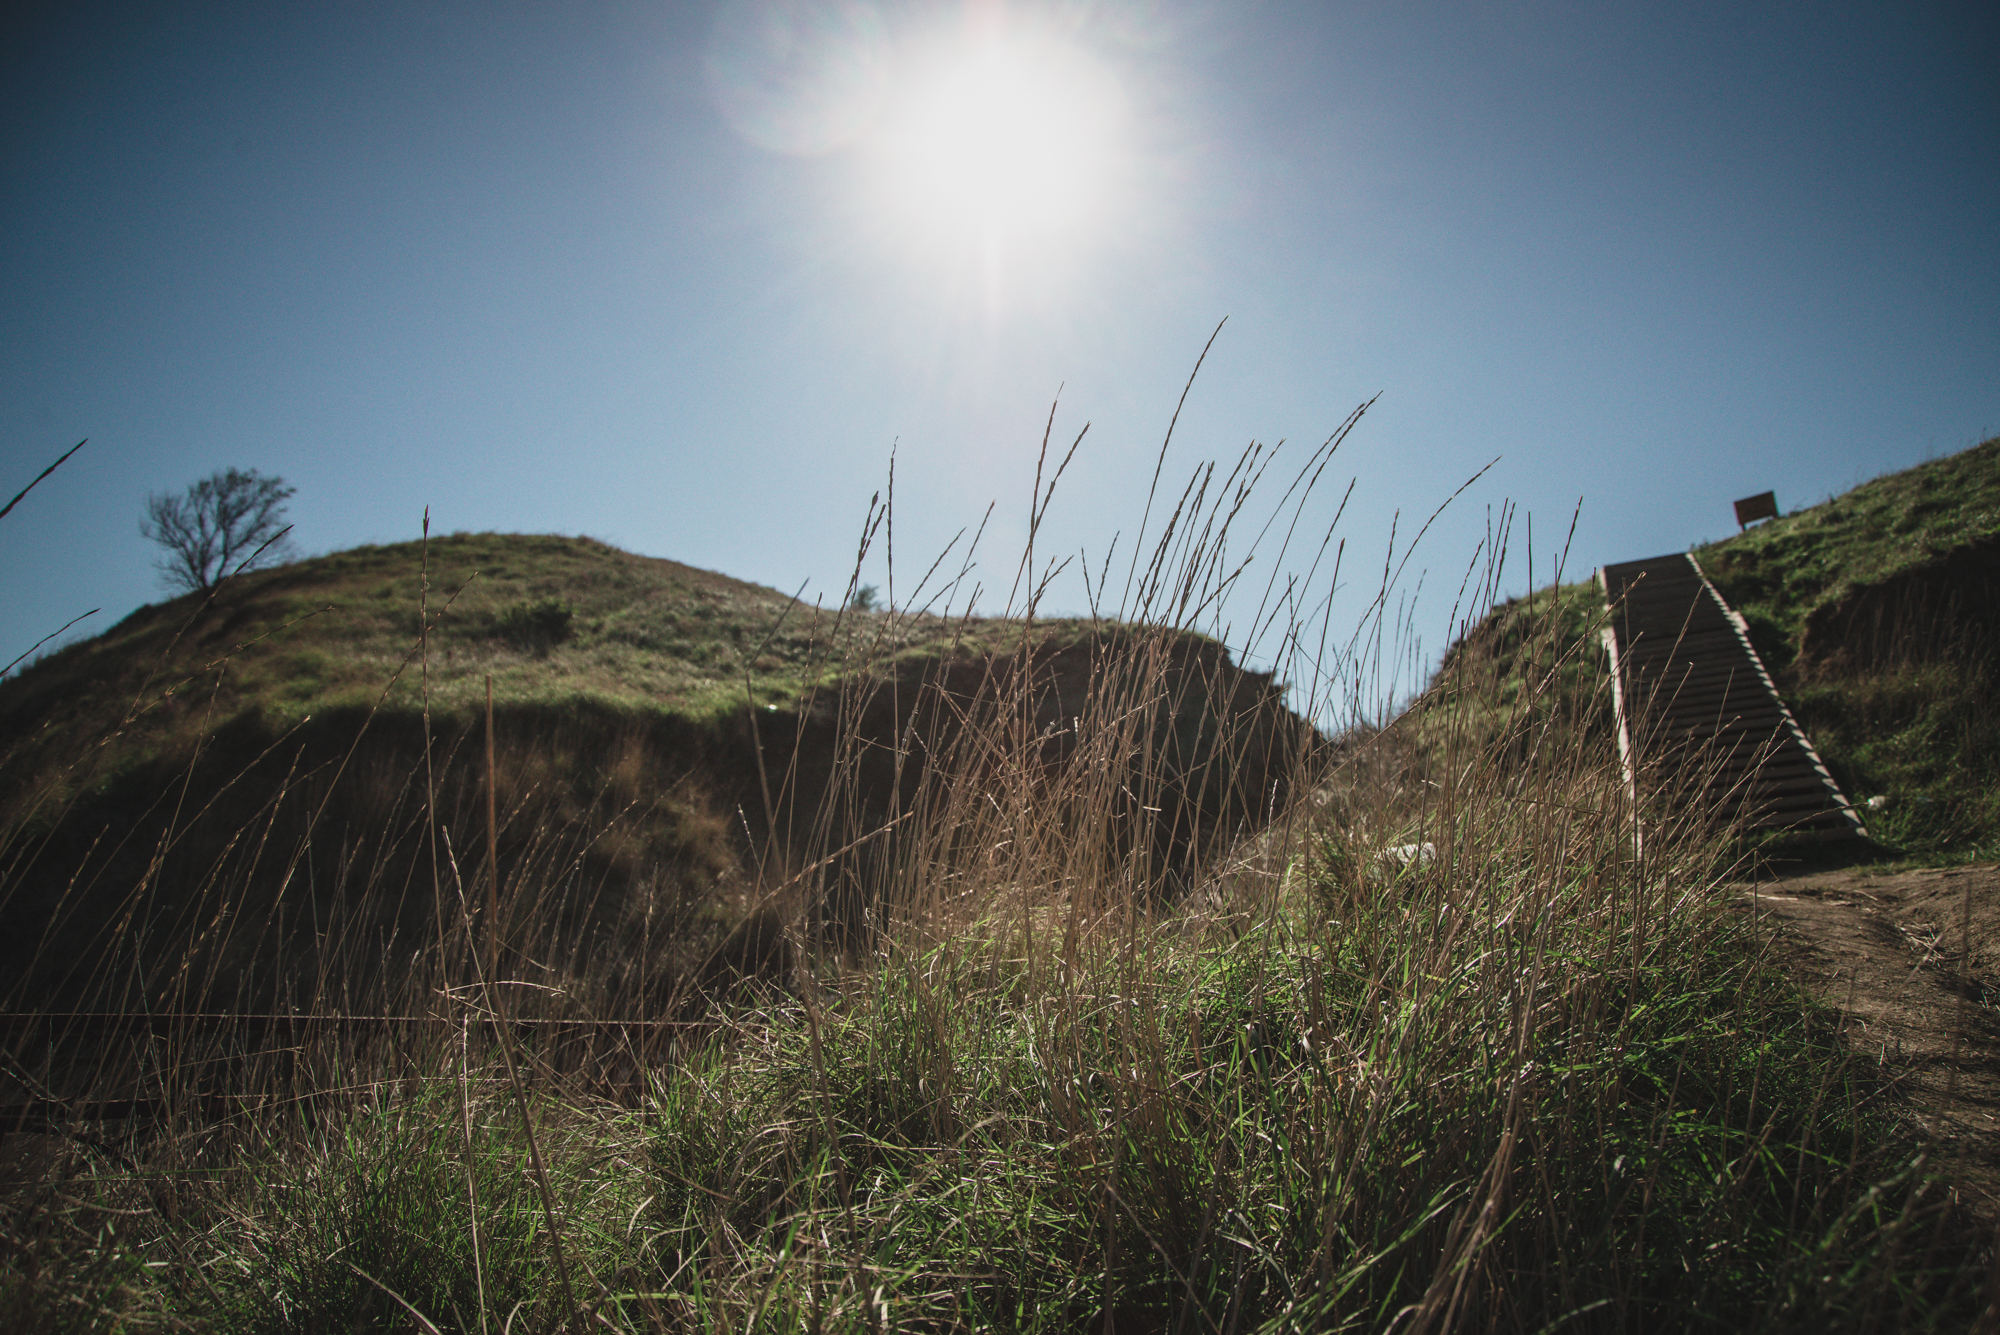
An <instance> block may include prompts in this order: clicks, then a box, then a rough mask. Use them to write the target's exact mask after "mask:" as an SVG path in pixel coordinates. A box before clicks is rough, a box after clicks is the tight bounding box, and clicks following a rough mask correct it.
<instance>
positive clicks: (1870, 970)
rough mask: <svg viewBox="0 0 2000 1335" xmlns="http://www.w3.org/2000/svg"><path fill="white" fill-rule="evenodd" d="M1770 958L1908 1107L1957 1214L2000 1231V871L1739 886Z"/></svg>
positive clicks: (1873, 874)
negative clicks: (1817, 1000)
mask: <svg viewBox="0 0 2000 1335" xmlns="http://www.w3.org/2000/svg"><path fill="white" fill-rule="evenodd" d="M1747 893H1748V895H1749V896H1750V898H1751V900H1752V902H1753V904H1754V906H1755V908H1756V911H1757V913H1758V914H1759V916H1760V918H1761V919H1763V920H1764V921H1767V922H1769V923H1770V924H1771V926H1772V927H1774V928H1775V929H1776V930H1775V931H1774V933H1773V937H1772V948H1773V950H1774V952H1775V953H1776V957H1777V959H1778V960H1779V962H1780V963H1781V964H1782V965H1783V966H1784V967H1785V968H1787V969H1788V970H1789V971H1792V972H1793V975H1794V977H1796V978H1797V980H1798V981H1799V983H1800V984H1801V985H1802V986H1804V987H1806V988H1807V989H1808V990H1809V991H1811V992H1813V993H1814V994H1815V995H1817V996H1819V997H1821V998H1822V999H1824V1000H1825V1001H1826V1002H1827V1003H1828V1004H1829V1005H1831V1006H1833V1007H1835V1008H1836V1009H1838V1010H1839V1011H1840V1012H1841V1013H1842V1015H1843V1016H1844V1017H1845V1033H1846V1035H1847V1037H1848V1040H1849V1042H1850V1043H1851V1044H1852V1045H1853V1046H1854V1048H1855V1049H1856V1050H1857V1051H1858V1052H1860V1053H1863V1054H1865V1055H1867V1056H1868V1057H1871V1058H1873V1059H1875V1060H1876V1061H1879V1062H1880V1063H1881V1064H1882V1067H1883V1070H1884V1073H1885V1074H1887V1075H1888V1076H1889V1078H1890V1080H1891V1081H1892V1082H1893V1087H1894V1088H1896V1089H1897V1090H1899V1091H1900V1092H1901V1093H1902V1094H1903V1095H1904V1097H1905V1098H1906V1099H1907V1101H1908V1102H1907V1107H1908V1109H1909V1111H1910V1112H1911V1114H1912V1115H1913V1116H1914V1118H1915V1120H1916V1122H1917V1123H1918V1125H1919V1126H1920V1127H1921V1128H1922V1130H1923V1132H1924V1133H1925V1135H1926V1136H1927V1137H1928V1138H1929V1139H1930V1142H1931V1144H1932V1146H1933V1147H1934V1149H1935V1151H1936V1153H1937V1155H1938V1156H1939V1161H1940V1164H1941V1166H1943V1167H1944V1170H1945V1173H1946V1175H1947V1176H1948V1178H1949V1179H1950V1180H1951V1181H1952V1183H1953V1184H1954V1186H1955V1188H1956V1189H1957V1191H1958V1193H1959V1195H1960V1198H1961V1199H1962V1200H1963V1202H1964V1203H1965V1204H1966V1205H1968V1206H1970V1207H1971V1208H1972V1209H1973V1210H1975V1211H1976V1212H1978V1213H1979V1214H1980V1215H1982V1216H1983V1217H1985V1218H1986V1219H1988V1220H1994V1219H2000V865H1994V864H1990V863H1989V864H1982V865H1975V866H1963V867H1949V868H1942V869H1937V870H1926V871H1901V872H1892V873H1881V872H1877V871H1874V870H1872V869H1870V868H1868V867H1849V868H1844V869H1841V870H1838V871H1812V872H1796V873H1791V874H1786V875H1781V876H1779V877H1778V878H1776V879H1774V880H1769V881H1764V882H1761V883H1759V884H1757V885H1754V886H1750V887H1747Z"/></svg>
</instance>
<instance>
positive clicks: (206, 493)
mask: <svg viewBox="0 0 2000 1335" xmlns="http://www.w3.org/2000/svg"><path fill="white" fill-rule="evenodd" d="M296 490H297V488H296V487H288V486H286V485H285V479H283V478H281V477H265V476H264V475H263V474H262V473H259V472H258V471H257V470H256V469H254V468H252V469H249V470H247V471H246V470H244V469H239V468H227V469H223V470H222V471H220V472H216V473H211V474H210V475H209V476H207V477H205V478H203V479H202V480H201V481H199V482H197V483H195V484H193V485H192V486H190V487H189V488H188V489H187V490H186V491H185V492H183V493H181V494H179V495H158V494H155V495H152V496H148V497H147V498H146V517H145V519H143V520H141V521H140V523H139V532H140V533H141V534H142V535H144V536H145V537H148V538H151V539H152V540H153V541H154V542H157V543H159V544H160V546H162V547H164V548H166V549H167V554H166V556H164V557H163V558H161V560H160V562H159V569H160V578H161V579H162V580H164V581H165V582H166V583H167V584H168V585H169V586H170V587H172V588H178V589H187V590H191V591H203V590H207V589H212V588H214V587H215V585H216V583H217V582H218V581H219V580H221V579H222V577H223V576H224V575H230V574H234V573H236V571H238V570H242V569H245V568H247V567H249V566H252V565H255V564H258V563H259V562H263V561H271V560H276V559H277V558H279V557H281V556H284V555H287V554H289V553H288V544H287V543H286V541H285V534H286V533H288V532H289V531H290V530H291V525H289V524H287V523H285V501H286V500H287V499H289V498H290V497H291V495H292V494H293V493H294V492H295V491H296Z"/></svg>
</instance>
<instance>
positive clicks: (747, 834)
mask: <svg viewBox="0 0 2000 1335" xmlns="http://www.w3.org/2000/svg"><path fill="white" fill-rule="evenodd" d="M1119 665H1122V666H1119ZM1125 671H1143V672H1146V673H1149V674H1151V677H1152V678H1153V679H1154V680H1155V681H1156V682H1157V683H1159V684H1160V685H1161V687H1162V696H1161V699H1160V700H1158V701H1156V702H1154V703H1153V704H1151V705H1149V707H1148V708H1147V710H1146V711H1145V712H1144V719H1143V721H1142V722H1141V723H1139V724H1137V725H1127V726H1128V729H1129V728H1130V727H1132V726H1136V727H1137V728H1138V732H1137V733H1136V734H1134V735H1135V736H1137V735H1143V736H1144V737H1145V738H1146V740H1147V744H1148V747H1149V750H1150V761H1149V766H1150V767H1149V770H1148V773H1147V776H1146V777H1145V778H1144V780H1143V781H1135V782H1134V784H1132V785H1129V787H1130V788H1131V792H1132V795H1131V797H1130V798H1129V802H1130V803H1131V804H1132V805H1133V806H1134V807H1135V809H1137V812H1136V814H1137V815H1138V817H1139V819H1138V820H1137V821H1135V822H1132V823H1131V828H1134V829H1138V828H1141V827H1144V829H1145V830H1146V834H1145V836H1144V840H1145V843H1146V845H1147V847H1148V849H1149V851H1150V853H1151V854H1152V855H1153V857H1154V859H1155V861H1156V862H1157V864H1158V865H1157V867H1156V868H1155V870H1154V872H1152V873H1149V875H1155V876H1156V877H1157V876H1168V877H1181V878H1185V877H1186V876H1187V875H1188V874H1190V873H1191V872H1192V871H1193V869H1194V867H1195V865H1196V864H1198V863H1199V862H1201V861H1202V860H1204V859H1205V858H1208V857H1210V856H1212V855H1213V853H1214V851H1215V847H1217V846H1219V845H1218V842H1217V841H1218V840H1226V839H1228V838H1233V837H1234V834H1235V833H1236V832H1237V831H1239V830H1240V829H1241V828H1243V827H1245V826H1246V825H1248V824H1254V823H1257V822H1259V821H1261V820H1262V819H1264V818H1265V816H1266V815H1267V814H1268V811H1269V809H1270V808H1271V805H1272V803H1273V802H1274V801H1278V800H1281V799H1282V796H1283V795H1282V793H1280V792H1277V791H1275V790H1274V789H1273V787H1272V785H1273V784H1274V783H1276V784H1280V785H1282V783H1283V782H1284V781H1285V778H1286V774H1285V764H1284V763H1283V762H1281V761H1279V760H1278V759H1277V750H1282V749H1283V748H1284V747H1287V746H1297V745H1303V744H1306V743H1307V741H1308V739H1309V738H1310V736H1311V730H1310V729H1309V728H1307V727H1306V726H1305V725H1304V724H1303V723H1301V722H1299V721H1298V720H1297V719H1295V718H1294V717H1293V716H1292V715H1291V714H1290V713H1289V711H1287V710H1286V709H1285V707H1284V705H1283V703H1282V700H1281V698H1280V696H1279V693H1278V691H1277V689H1276V688H1275V687H1274V686H1273V684H1272V683H1271V682H1270V680H1269V678H1268V677H1259V676H1256V675H1255V674H1249V673H1244V672H1242V671H1241V670H1239V669H1237V668H1235V667H1234V666H1233V665H1232V664H1231V663H1230V662H1229V659H1228V656H1227V654H1226V653H1225V652H1224V651H1223V650H1222V648H1221V646H1220V645H1218V644H1216V643H1215V642H1214V641H1212V640H1208V639H1205V638H1203V637H1201V636H1198V635H1194V634H1191V633H1186V632H1170V631H1144V632H1141V631H1135V630H1132V629H1130V628H1124V627H1120V626H1117V625H1115V624H1111V623H1099V624H1092V623H1089V622H1051V623H1039V624H1031V623H1030V622H1027V621H1024V620H1019V619H1008V618H968V617H960V618H955V619H946V618H944V617H941V616H936V615H928V614H922V613H919V614H908V613H904V612H901V611H881V612H872V613H855V612H846V613H841V614H833V615H830V614H827V613H824V612H822V611H821V610H819V609H816V608H812V607H805V606H801V605H798V604H796V603H794V602H793V600H791V599H789V598H786V597H785V596H784V595H782V594H779V593H776V592H775V591H773V590H769V589H764V588H760V587H758V586H755V585H750V584H745V583H742V582H741V581H737V580H732V579H728V578H726V577H724V576H720V575H714V574H710V573H707V572H703V571H697V570H693V569H691V568H689V567H686V566H682V565H679V564H677V563H675V562H671V561H662V560H653V559H649V558H644V557H637V556H633V555H631V554H629V553H625V552H620V551H617V550H615V549H613V548H610V547H607V546H605V545H603V544H601V543H596V542H592V541H589V540H587V539H567V538H552V537H523V536H512V537H509V536H499V535H491V534H485V535H475V536H461V537H455V538H447V539H442V540H440V541H438V542H434V543H429V544H417V543H406V544H401V545H399V546H393V547H380V548H364V549H361V550H358V551H354V552H343V553H338V554H335V555H333V556H328V557H323V558H319V559H316V560H312V561H305V562H300V563H298V564H296V565H292V566H287V567H284V568H281V569H277V570H272V571H268V572H261V573H258V574H254V575H250V576H247V577H244V578H241V579H239V580H235V581H231V582H229V583H227V584H225V585H224V586H222V588H221V589H220V590H219V591H218V592H217V593H216V594H215V596H214V597H212V598H204V597H199V596H190V597H187V598H182V599H178V600H176V601H174V602H171V603H168V604H165V605H163V606H160V607H151V608H144V609H141V610H140V611H139V612H137V613H134V614H133V615H132V616H131V617H128V618H127V619H126V620H125V621H124V622H122V623H121V624H120V625H119V626H117V627H116V628H114V629H113V630H112V631H110V632H109V633H107V634H105V635H103V636H100V637H98V638H97V639H94V640H90V641H86V642H84V643H81V644H78V645H74V646H71V647H70V648H67V649H65V650H63V651H62V652H60V653H58V654H55V655H53V656H51V657H50V658H48V659H45V660H44V661H42V662H40V663H38V664H36V665H35V666H34V667H32V668H31V669H29V670H28V671H26V672H24V673H22V674H21V675H20V676H19V677H18V678H16V679H14V680H11V681H8V682H5V683H0V757H4V762H0V851H4V852H5V853H6V854H7V861H8V865H7V866H6V868H5V871H4V876H0V916H4V919H5V921H6V923H7V925H8V927H9V929H10V930H9V931H8V932H7V933H5V934H4V937H5V939H4V943H0V990H4V992H5V993H8V994H11V995H14V996H18V997H22V998H30V999H33V1001H34V1003H35V1004H37V1005H49V1004H53V1003H54V1001H55V1000H57V999H63V998H67V999H69V1001H70V1003H72V1004H78V1003H80V1001H81V999H82V998H83V997H85V996H86V995H89V994H91V993H93V992H94V991H101V989H102V986H103V982H102V980H103V979H104V977H106V976H107V975H108V974H111V973H122V974H123V976H125V977H126V978H127V980H128V983H127V986H128V987H129V988H130V989H131V991H130V995H129V996H128V998H127V1001H126V1002H125V1003H123V1004H132V1003H133V1002H135V1001H137V1000H138V999H140V998H143V999H145V1000H146V1001H147V1003H148V1004H150V1005H153V1006H156V1007H184V1006H190V1005H192V1006H196V1007H197V1008H213V1007H216V1006H229V1007H234V1006H243V1007H248V1008H251V1009H260V1008H262V1009H267V1008H269V1007H270V1006H272V1005H274V1004H277V1002H278V1000H279V999H280V998H283V999H285V1004H287V1005H294V1004H308V1005H310V1004H317V1003H312V1002H310V1001H308V1000H307V999H308V998H311V997H313V996H321V995H327V994H342V993H358V994H362V995H374V994H377V993H378V992H379V991H380V989H381V988H382V986H384V980H383V979H381V978H379V977H378V976H377V975H378V974H379V973H380V971H381V970H382V969H383V968H384V967H385V965H384V963H383V962H384V961H389V960H394V959H397V958H401V957H404V956H407V955H408V954H409V952H410V951H412V950H414V949H418V948H420V944H421V943H423V942H427V941H434V940H435V939H437V938H438V937H439V935H440V933H441V932H442V931H443V930H444V928H445V927H446V926H448V925H449V923H450V920H451V918H452V916H453V915H454V913H455V912H456V910H454V909H453V907H452V905H453V903H454V902H455V899H456V897H457V896H458V895H459V894H461V893H468V894H473V898H474V899H478V898H479V897H480V896H479V895H478V894H475V893H473V891H475V890H476V889H477V887H479V886H481V885H484V884H485V883H486V882H487V881H488V880H489V879H491V873H489V871H488V868H487V866H486V862H487V856H488V850H487V846H486V845H487V829H486V825H487V811H486V804H487V801H488V797H489V794H488V791H487V790H488V788H489V771H488V767H487V763H486V749H485V739H484V736H483V731H484V724H485V718H484V714H485V709H486V703H487V696H486V691H487V689H488V684H489V682H490V688H491V691H492V702H493V703H492V712H493V726H494V763H493V767H492V771H491V781H490V788H491V800H492V801H493V804H494V808H495V820H494V825H495V829H494V832H493V855H494V856H495V860H496V861H497V875H498V881H499V884H500V886H501V887H503V888H506V887H527V886H533V887H537V889H536V890H535V891H534V892H533V893H534V894H535V895H536V896H538V897H544V898H551V899H552V903H551V905H550V906H547V907H542V908H537V907H534V906H532V905H529V906H519V907H509V909H508V912H509V913H510V914H512V913H517V912H518V914H519V915H521V916H522V918H523V920H524V921H533V922H535V923H536V924H538V930H539V931H540V932H541V935H540V936H539V937H537V938H535V939H533V940H525V939H524V940H521V941H518V942H517V943H516V950H517V952H518V953H519V954H520V955H521V957H522V958H523V959H528V958H533V959H536V960H538V961H540V962H541V967H542V968H544V969H545V970H553V971H554V972H555V973H558V974H562V975H564V976H573V975H576V974H578V973H579V972H583V970H582V968H581V966H580V965H578V964H576V963H575V961H578V960H581V959H583V958H585V957H588V958H589V960H590V962H591V963H590V967H589V969H588V970H587V972H588V973H589V975H590V976H591V978H592V980H593V982H592V988H591V990H592V991H593V992H594V993H596V994H597V995H598V997H599V999H600V1004H601V1005H603V1006H609V1007H612V1008H614V1009H615V1008H616V1007H617V1005H619V1004H623V1003H614V1002H613V1001H612V1000H611V998H613V997H614V996H619V995H629V994H630V993H631V989H633V988H636V987H639V986H640V983H639V980H640V979H642V978H645V979H650V980H651V984H650V985H652V986H655V987H657V988H669V989H670V988H671V987H672V986H674V985H675V980H679V981H680V982H682V983H686V982H688V981H689V980H690V979H692V978H694V977H695V976H696V975H698V973H699V971H700V969H701V968H703V967H705V966H704V965H703V961H705V960H708V959H709V958H710V957H711V956H714V955H715V954H716V953H717V952H718V950H721V949H722V948H723V946H724V939H725V938H726V937H727V936H728V935H729V934H730V933H732V932H735V931H738V930H739V929H746V930H751V931H753V932H755V931H760V930H763V929H762V928H759V927H757V926H756V925H755V924H754V923H751V922H750V921H749V920H750V919H752V918H754V917H756V916H757V915H758V914H759V913H760V912H761V911H762V908H763V907H764V905H763V901H764V900H766V899H768V898H769V897H770V896H771V895H772V894H775V893H777V887H779V886H782V885H783V884H785V881H786V878H787V877H789V876H793V875H794V874H796V875H797V876H798V877H801V878H804V879H810V880H815V881H816V882H817V881H824V882H827V883H828V888H827V889H826V890H825V891H824V893H821V892H817V891H816V892H815V894H816V897H817V901H818V903H819V905H820V908H819V910H818V912H819V913H820V915H821V917H822V918H824V919H826V921H825V922H824V923H823V924H822V925H823V926H825V927H827V928H829V929H830V930H834V931H836V932H851V930H852V929H853V928H854V926H855V925H856V924H857V923H858V922H859V920H860V919H861V918H862V917H864V916H865V915H866V913H867V912H868V906H869V903H870V901H871V899H872V897H873V896H874V895H875V893H876V889H875V887H874V884H873V882H874V880H875V879H876V877H877V868H879V867H881V866H886V865H888V864H890V863H893V862H895V861H896V860H897V859H899V858H901V857H903V856H904V851H903V847H902V840H903V838H904V836H903V835H902V834H900V833H897V832H896V831H894V830H887V829H885V827H887V826H889V825H890V824H892V823H893V822H895V821H896V820H897V818H898V817H899V816H901V815H904V814H906V813H907V812H908V811H909V810H910V809H911V807H912V806H913V804H920V803H921V802H922V801H924V800H926V799H925V796H924V794H925V791H926V785H927V784H930V782H931V781H930V779H929V778H927V777H926V776H927V775H930V774H932V773H933V772H934V771H935V770H936V769H937V767H938V766H939V765H949V764H956V763H961V762H960V761H958V760H956V759H953V757H954V756H955V754H956V751H957V748H958V747H959V741H958V738H959V737H960V735H961V734H963V733H965V732H966V730H967V728H968V727H974V730H975V732H976V731H977V729H979V728H985V727H989V726H997V725H998V723H999V722H1001V721H1002V716H1003V715H1004V716H1005V719H1006V721H1009V722H1011V723H1012V724H1014V725H1017V726H1018V727H1019V728H1021V729H1024V730H1025V731H1024V733H1023V737H1022V740H1021V742H1020V745H1026V744H1027V741H1026V739H1027V738H1032V739H1033V746H1034V748H1035V749H1036V750H1037V752H1038V753H1039V754H1040V756H1041V763H1042V764H1043V765H1045V766H1058V765H1060V764H1061V763H1063V762H1064V758H1065V757H1066V756H1068V755H1069V754H1070V753H1071V752H1073V751H1074V749H1075V745H1076V742H1077V729H1076V727H1075V726H1074V725H1075V723H1076V720H1077V719H1078V718H1079V717H1080V716H1082V715H1084V714H1087V713H1088V712H1089V711H1090V710H1091V709H1092V708H1093V707H1095V705H1096V704H1098V703H1101V701H1099V700H1098V699H1097V697H1098V696H1100V695H1102V689H1101V685H1100V683H1101V682H1102V681H1109V680H1112V679H1115V678H1116V677H1117V676H1118V675H1119V673H1121V672H1125ZM1239 733H1240V734H1243V735H1242V736H1238V734H1239ZM1255 738H1261V739H1263V740H1262V741H1261V742H1256V745H1259V746H1262V747H1263V752H1264V758H1263V759H1260V760H1257V761H1256V762H1255V763H1254V764H1250V765H1247V766H1246V765H1245V764H1244V760H1245V753H1244V752H1243V746H1244V745H1246V744H1250V743H1251V742H1252V741H1253V740H1254V739H1255ZM1224 748H1229V749H1230V750H1231V752H1232V754H1233V755H1234V757H1235V761H1236V763H1235V764H1234V765H1233V766H1232V767H1230V768H1228V769H1226V770H1225V768H1224V767H1223V766H1221V765H1220V764H1219V763H1218V759H1219V757H1220V755H1221V753H1222V750H1223V749H1224ZM1273 748H1276V750H1274V749H1273ZM968 763H969V762H968ZM1116 763H1117V765H1119V766H1124V765H1125V764H1126V762H1125V761H1124V760H1122V759H1120V760H1118V761H1117V762H1116ZM1267 772H1268V773H1267ZM864 836H866V842H865V843H864V844H863V846H861V847H858V848H855V849H848V848H846V847H845V846H846V845H848V844H850V843H853V842H854V841H856V840H861V839H863V838H864ZM505 897H506V898H507V899H508V900H509V902H510V905H513V904H514V901H515V900H516V899H517V898H518V895H517V894H516V893H515V892H513V891H510V892H509V893H508V894H507V895H506V896H505ZM634 924H643V925H645V927H644V930H643V931H639V930H635V928H634ZM641 938H643V939H644V940H645V941H647V942H651V943H654V944H652V945H648V946H647V947H646V948H645V952H644V953H646V955H647V957H646V958H641V957H640V954H641V951H640V947H639V946H638V945H637V944H635V943H636V942H637V941H639V940H640V939H641ZM725 953H726V952H725ZM738 953H739V954H740V953H741V952H738ZM648 1004H657V998H656V999H655V1001H654V1002H653V1003H648Z"/></svg>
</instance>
